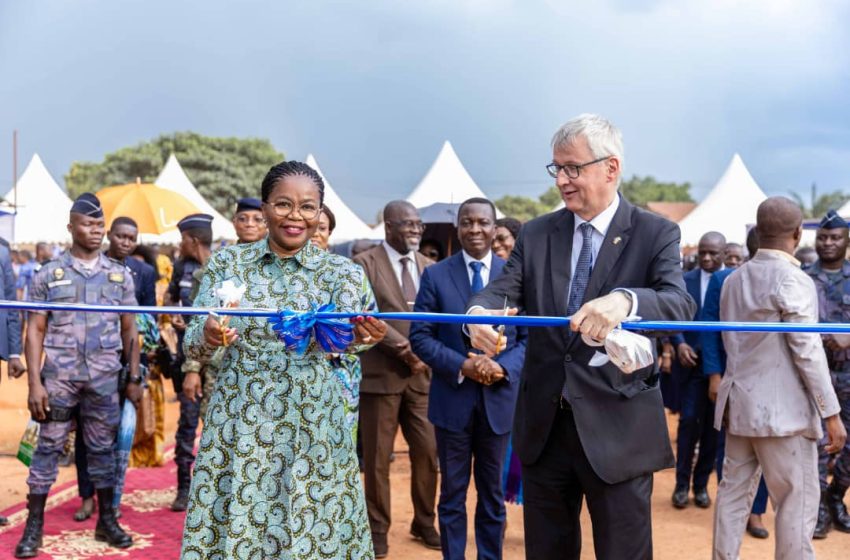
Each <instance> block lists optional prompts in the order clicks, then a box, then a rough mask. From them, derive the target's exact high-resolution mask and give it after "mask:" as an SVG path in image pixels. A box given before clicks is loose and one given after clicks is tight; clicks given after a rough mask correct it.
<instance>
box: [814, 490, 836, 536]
mask: <svg viewBox="0 0 850 560" xmlns="http://www.w3.org/2000/svg"><path fill="white" fill-rule="evenodd" d="M826 495H827V491H826V490H823V491H821V493H820V505H819V506H818V522H817V524H816V525H815V534H814V535H813V537H812V538H815V539H825V538H826V535H827V533H829V530H830V529H831V528H832V516H831V515H830V514H829V506H827V497H826Z"/></svg>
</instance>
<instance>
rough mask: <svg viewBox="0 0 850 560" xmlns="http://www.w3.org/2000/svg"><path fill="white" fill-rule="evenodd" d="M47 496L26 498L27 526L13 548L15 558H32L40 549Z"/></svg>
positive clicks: (32, 495)
mask: <svg viewBox="0 0 850 560" xmlns="http://www.w3.org/2000/svg"><path fill="white" fill-rule="evenodd" d="M46 502H47V494H29V495H28V496H27V509H28V510H29V513H28V514H27V524H26V526H25V527H24V534H23V535H22V536H21V540H20V541H19V542H18V546H16V547H15V558H33V557H35V556H37V555H38V549H39V548H40V547H41V536H42V533H43V532H44V504H45V503H46Z"/></svg>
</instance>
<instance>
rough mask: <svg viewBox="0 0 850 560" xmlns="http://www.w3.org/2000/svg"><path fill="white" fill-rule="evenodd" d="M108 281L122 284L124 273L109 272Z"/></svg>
mask: <svg viewBox="0 0 850 560" xmlns="http://www.w3.org/2000/svg"><path fill="white" fill-rule="evenodd" d="M108 278H109V281H110V282H115V283H116V284H123V283H124V273H123V272H110V273H109V276H108Z"/></svg>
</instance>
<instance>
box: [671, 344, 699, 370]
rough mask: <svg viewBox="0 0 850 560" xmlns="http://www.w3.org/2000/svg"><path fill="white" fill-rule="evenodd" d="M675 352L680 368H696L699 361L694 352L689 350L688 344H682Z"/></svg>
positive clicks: (691, 349)
mask: <svg viewBox="0 0 850 560" xmlns="http://www.w3.org/2000/svg"><path fill="white" fill-rule="evenodd" d="M676 350H677V352H678V354H679V363H680V364H682V367H686V368H693V367H697V360H698V359H699V356H698V355H697V353H696V350H694V349H693V348H691V345H690V344H688V343H687V342H682V343H680V344H679V347H678V348H677V349H676Z"/></svg>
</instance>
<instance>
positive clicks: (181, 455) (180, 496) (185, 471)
mask: <svg viewBox="0 0 850 560" xmlns="http://www.w3.org/2000/svg"><path fill="white" fill-rule="evenodd" d="M212 220H213V217H212V216H210V215H209V214H191V215H189V216H186V217H185V218H183V219H182V220H180V221H179V222H178V223H177V228H178V229H179V230H180V235H181V240H180V260H179V261H178V262H177V264H175V266H174V275H173V276H172V279H171V284H169V286H168V294H169V297H170V298H171V300H172V301H175V302H177V301H179V303H180V305H182V306H184V307H191V306H192V301H193V300H194V299H195V295H196V294H197V285H199V283H200V277H201V274H202V273H203V266H204V263H206V261H207V259H208V258H209V256H210V254H211V253H212ZM190 319H191V316H188V315H187V316H184V317H182V318H180V317H179V316H178V318H177V320H176V322H175V325H174V326H175V328H176V329H177V336H178V352H179V362H180V363H181V364H182V365H181V367H180V374H179V375H175V376H174V377H173V378H172V381H173V382H174V391H175V392H176V393H177V399H178V401H179V402H180V419H179V420H178V422H177V434H176V436H175V440H176V441H175V444H176V446H175V450H174V462H175V463H177V497H176V498H175V499H174V501H173V502H172V503H171V510H172V511H186V508H187V506H188V505H189V487H190V486H191V483H192V463H194V462H195V453H194V447H195V434H196V433H197V431H198V422H199V418H200V401H199V399H198V397H200V396H201V389H200V388H201V387H202V386H203V381H202V380H201V376H202V373H203V371H202V367H201V364H200V363H199V362H196V361H194V360H186V357H185V355H184V354H183V335H184V333H185V328H186V326H185V325H186V322H187V321H188V320H190Z"/></svg>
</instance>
